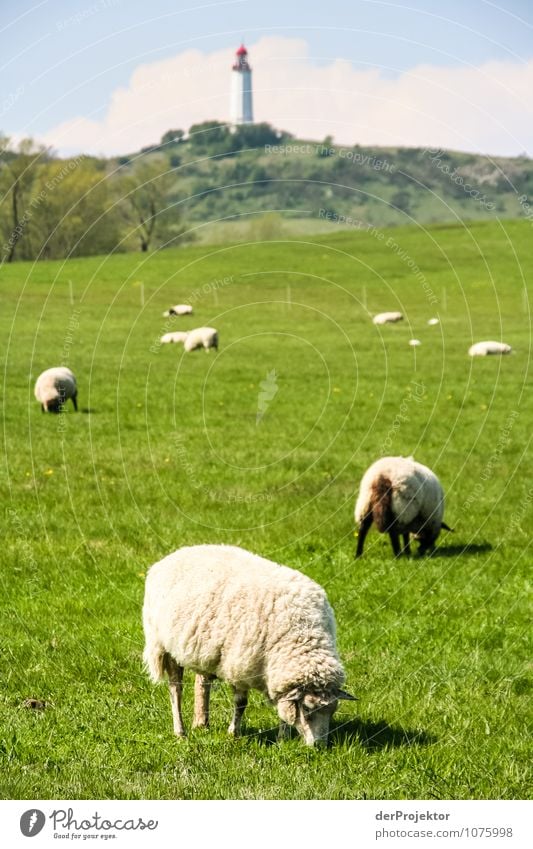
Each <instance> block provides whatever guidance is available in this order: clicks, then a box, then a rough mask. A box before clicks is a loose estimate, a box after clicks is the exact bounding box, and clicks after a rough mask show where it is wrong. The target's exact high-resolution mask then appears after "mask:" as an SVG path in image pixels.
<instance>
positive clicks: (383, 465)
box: [355, 457, 451, 557]
mask: <svg viewBox="0 0 533 849" xmlns="http://www.w3.org/2000/svg"><path fill="white" fill-rule="evenodd" d="M443 515H444V492H443V490H442V486H441V484H440V481H439V479H438V478H437V476H436V475H435V474H434V473H433V472H432V471H431V469H428V467H427V466H423V465H422V463H417V462H416V460H414V459H413V457H382V458H381V459H380V460H377V461H376V462H375V463H373V464H372V465H371V466H370V468H369V469H367V471H366V472H365V474H364V475H363V479H362V480H361V485H360V487H359V495H358V497H357V502H356V505H355V521H356V522H357V523H358V525H359V536H358V540H357V551H356V555H355V556H356V557H360V556H361V554H362V553H363V546H364V543H365V538H366V535H367V533H368V531H369V530H370V526H371V525H372V522H375V523H376V526H377V529H378V531H380V533H385V532H388V534H389V536H390V540H391V544H392V549H393V551H394V554H395V555H396V556H398V555H399V554H400V541H399V538H400V534H402V536H403V550H404V552H405V553H406V554H410V553H411V552H410V547H409V534H414V536H415V537H416V539H418V540H419V541H420V549H419V553H420V554H424V553H425V552H426V551H432V550H433V548H434V545H435V541H436V539H437V537H438V536H439V534H440V532H441V528H444V529H445V530H447V531H449V530H451V528H449V527H448V525H446V524H445V523H444V522H443V521H442V517H443Z"/></svg>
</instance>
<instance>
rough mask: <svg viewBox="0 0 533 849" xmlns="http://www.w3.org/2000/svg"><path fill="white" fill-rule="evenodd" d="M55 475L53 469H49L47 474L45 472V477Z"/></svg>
mask: <svg viewBox="0 0 533 849" xmlns="http://www.w3.org/2000/svg"><path fill="white" fill-rule="evenodd" d="M53 474H54V470H53V469H47V470H46V472H45V475H53Z"/></svg>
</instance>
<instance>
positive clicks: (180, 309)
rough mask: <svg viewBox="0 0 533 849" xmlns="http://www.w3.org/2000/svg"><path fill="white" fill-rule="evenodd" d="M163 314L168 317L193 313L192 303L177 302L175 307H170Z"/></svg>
mask: <svg viewBox="0 0 533 849" xmlns="http://www.w3.org/2000/svg"><path fill="white" fill-rule="evenodd" d="M163 315H164V316H165V318H168V317H169V316H171V315H192V307H191V306H190V304H175V305H174V306H173V307H169V308H168V310H165V312H164V313H163Z"/></svg>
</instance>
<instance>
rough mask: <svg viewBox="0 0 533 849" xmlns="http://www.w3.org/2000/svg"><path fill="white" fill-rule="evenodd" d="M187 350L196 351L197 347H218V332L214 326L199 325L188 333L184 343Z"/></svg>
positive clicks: (207, 348)
mask: <svg viewBox="0 0 533 849" xmlns="http://www.w3.org/2000/svg"><path fill="white" fill-rule="evenodd" d="M183 347H184V348H185V350H186V351H194V350H195V349H196V348H205V350H206V351H208V350H209V348H218V332H217V331H216V330H215V328H214V327H197V328H195V329H194V330H191V331H190V332H189V333H188V334H187V338H186V340H185V342H184V344H183Z"/></svg>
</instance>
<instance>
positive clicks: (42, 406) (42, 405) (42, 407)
mask: <svg viewBox="0 0 533 849" xmlns="http://www.w3.org/2000/svg"><path fill="white" fill-rule="evenodd" d="M44 412H45V409H44V404H41V413H44Z"/></svg>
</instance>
